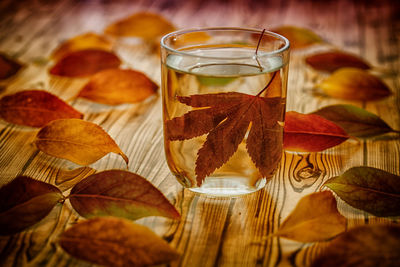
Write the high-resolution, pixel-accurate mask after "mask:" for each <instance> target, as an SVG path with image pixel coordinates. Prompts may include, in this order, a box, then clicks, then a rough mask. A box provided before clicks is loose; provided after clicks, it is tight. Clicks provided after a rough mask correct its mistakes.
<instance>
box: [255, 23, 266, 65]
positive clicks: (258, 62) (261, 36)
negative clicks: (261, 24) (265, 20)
mask: <svg viewBox="0 0 400 267" xmlns="http://www.w3.org/2000/svg"><path fill="white" fill-rule="evenodd" d="M264 33H265V29H263V31H262V33H261V35H260V38H258V43H257V48H256V52H255V53H254V57H255V59H256V61H257V64H258V67H259V68H260V70H261V71H262V66H261V64H260V61H258V48H259V47H260V43H261V39H262V38H263V36H264Z"/></svg>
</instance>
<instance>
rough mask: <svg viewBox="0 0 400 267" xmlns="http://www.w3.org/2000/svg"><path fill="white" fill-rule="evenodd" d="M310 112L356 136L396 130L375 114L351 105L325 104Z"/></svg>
mask: <svg viewBox="0 0 400 267" xmlns="http://www.w3.org/2000/svg"><path fill="white" fill-rule="evenodd" d="M312 114H316V115H319V116H321V117H324V118H325V119H328V120H330V121H332V122H334V123H336V124H337V125H339V126H340V127H342V128H343V129H344V130H345V131H346V133H348V134H349V135H351V136H354V137H358V138H370V137H374V136H377V135H381V134H385V133H389V132H398V131H395V130H393V129H392V128H391V127H390V126H389V125H387V123H386V122H384V121H383V120H382V119H381V118H379V117H378V116H376V115H375V114H373V113H371V112H368V111H366V110H365V109H362V108H359V107H356V106H353V105H340V104H339V105H332V106H327V107H324V108H321V109H319V110H317V111H315V112H313V113H312Z"/></svg>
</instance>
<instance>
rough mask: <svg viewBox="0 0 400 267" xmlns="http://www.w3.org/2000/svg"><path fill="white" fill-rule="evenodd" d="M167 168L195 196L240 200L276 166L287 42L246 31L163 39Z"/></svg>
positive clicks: (192, 32) (212, 31)
mask: <svg viewBox="0 0 400 267" xmlns="http://www.w3.org/2000/svg"><path fill="white" fill-rule="evenodd" d="M161 63H162V102H163V121H164V145H165V153H166V159H167V162H168V166H169V168H170V170H171V171H172V173H173V174H174V175H175V176H176V177H177V179H178V181H179V182H180V183H181V184H182V185H183V186H184V187H186V188H189V189H190V190H192V191H195V192H199V193H205V194H208V195H213V196H237V195H242V194H248V193H251V192H255V191H257V190H259V189H261V188H263V187H264V185H265V184H266V182H267V181H268V180H269V179H271V178H272V176H273V175H274V173H275V171H276V169H277V168H278V166H279V163H280V160H281V156H282V142H283V126H284V115H285V105H286V87H287V75H288V63H289V41H288V40H287V39H286V38H285V37H283V36H280V35H278V34H276V33H273V32H268V31H262V30H258V29H244V28H203V29H192V30H180V31H176V32H172V33H170V34H167V35H166V36H164V37H163V38H162V40H161Z"/></svg>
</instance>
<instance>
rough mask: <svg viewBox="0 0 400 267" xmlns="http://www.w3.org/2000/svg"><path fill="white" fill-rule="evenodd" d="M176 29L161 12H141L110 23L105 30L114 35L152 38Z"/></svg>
mask: <svg viewBox="0 0 400 267" xmlns="http://www.w3.org/2000/svg"><path fill="white" fill-rule="evenodd" d="M174 30H175V27H174V26H173V25H172V23H170V22H169V21H168V20H166V19H165V18H163V17H162V16H160V15H159V14H155V13H150V12H139V13H136V14H133V15H132V16H130V17H128V18H125V19H122V20H119V21H117V22H115V23H113V24H111V25H109V26H108V27H107V28H106V29H105V30H104V31H105V33H106V34H110V35H114V36H125V37H140V38H143V39H147V40H152V39H155V38H157V37H160V36H162V35H164V34H167V33H169V32H172V31H174Z"/></svg>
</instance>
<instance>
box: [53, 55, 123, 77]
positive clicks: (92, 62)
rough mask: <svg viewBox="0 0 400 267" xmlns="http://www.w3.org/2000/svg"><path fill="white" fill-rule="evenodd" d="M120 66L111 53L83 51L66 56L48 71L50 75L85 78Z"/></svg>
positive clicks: (116, 58)
mask: <svg viewBox="0 0 400 267" xmlns="http://www.w3.org/2000/svg"><path fill="white" fill-rule="evenodd" d="M120 64H121V60H120V59H119V58H118V57H117V56H116V55H115V54H114V53H112V52H108V51H104V50H99V49H85V50H79V51H74V52H70V53H68V54H66V55H65V56H64V57H62V58H61V59H60V60H59V61H58V62H57V63H56V64H55V65H54V66H53V67H52V68H51V69H50V74H53V75H58V76H65V77H87V76H90V75H92V74H95V73H96V72H98V71H101V70H104V69H113V68H118V67H119V65H120Z"/></svg>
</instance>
